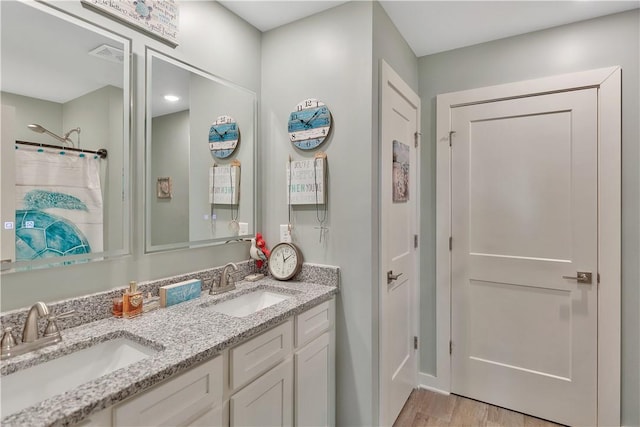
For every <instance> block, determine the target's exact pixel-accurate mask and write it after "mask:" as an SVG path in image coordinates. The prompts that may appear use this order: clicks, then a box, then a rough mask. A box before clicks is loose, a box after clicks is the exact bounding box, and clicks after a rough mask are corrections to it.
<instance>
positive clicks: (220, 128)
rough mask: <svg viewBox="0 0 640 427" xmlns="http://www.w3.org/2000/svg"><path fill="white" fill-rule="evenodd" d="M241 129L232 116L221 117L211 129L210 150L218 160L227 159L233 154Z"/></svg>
mask: <svg viewBox="0 0 640 427" xmlns="http://www.w3.org/2000/svg"><path fill="white" fill-rule="evenodd" d="M239 138H240V129H239V128H238V124H237V123H236V121H235V119H234V118H233V117H231V116H220V117H218V118H217V119H216V121H215V122H213V124H212V125H211V127H210V128H209V150H211V154H212V155H213V156H214V157H217V158H218V159H226V158H227V157H229V156H230V155H231V154H233V152H234V150H235V149H236V146H237V145H238V139H239Z"/></svg>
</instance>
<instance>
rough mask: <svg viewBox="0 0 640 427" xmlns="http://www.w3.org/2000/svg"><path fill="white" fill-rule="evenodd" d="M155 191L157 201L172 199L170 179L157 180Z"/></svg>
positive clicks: (167, 177)
mask: <svg viewBox="0 0 640 427" xmlns="http://www.w3.org/2000/svg"><path fill="white" fill-rule="evenodd" d="M156 191H157V196H158V199H170V198H171V197H173V192H172V188H171V177H170V176H163V177H160V178H158V179H157V181H156Z"/></svg>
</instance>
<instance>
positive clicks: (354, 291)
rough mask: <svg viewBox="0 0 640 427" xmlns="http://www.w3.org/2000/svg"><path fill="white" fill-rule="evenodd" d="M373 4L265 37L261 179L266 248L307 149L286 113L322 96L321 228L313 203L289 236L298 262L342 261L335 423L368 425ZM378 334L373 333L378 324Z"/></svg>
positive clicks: (297, 214) (297, 213)
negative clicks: (292, 171) (324, 192)
mask: <svg viewBox="0 0 640 427" xmlns="http://www.w3.org/2000/svg"><path fill="white" fill-rule="evenodd" d="M371 36H372V4H371V3H369V2H352V3H347V4H344V5H342V6H338V7H336V8H333V9H330V10H328V11H325V12H322V13H320V14H317V15H314V16H312V17H309V18H306V19H303V20H300V21H297V22H294V23H292V24H290V25H286V26H283V27H279V28H277V29H274V30H272V31H269V32H266V33H264V35H263V41H262V49H263V50H262V98H261V99H262V106H261V116H260V118H261V121H262V125H261V135H262V142H261V147H260V150H261V156H260V158H261V168H262V171H261V175H260V176H261V178H262V179H261V181H262V190H261V192H262V206H263V214H262V218H263V229H262V231H263V234H264V236H265V240H266V242H267V244H268V246H269V247H273V245H275V244H276V243H277V242H278V241H279V233H278V230H279V225H280V224H286V223H287V221H288V219H287V218H288V214H287V202H286V199H287V193H286V174H285V170H286V169H285V168H286V162H287V158H288V156H289V155H291V157H292V158H293V159H303V158H309V157H312V156H313V154H314V153H315V151H314V152H312V153H306V152H301V151H299V150H296V149H294V147H293V145H292V144H291V142H289V138H288V134H287V121H288V118H289V113H290V112H291V111H293V109H294V107H295V106H296V104H297V103H298V102H300V101H302V100H303V99H305V98H317V99H320V100H321V101H323V102H324V103H325V104H326V105H327V106H328V107H329V108H330V109H331V113H332V116H333V129H332V131H331V134H330V136H329V137H328V138H327V140H326V141H325V142H324V143H323V145H322V146H321V147H320V149H321V150H323V151H325V152H326V153H327V156H328V161H327V165H328V187H327V188H328V205H327V206H328V221H327V225H328V227H329V229H330V230H329V232H328V234H327V235H326V237H327V238H326V240H324V241H323V243H322V244H320V243H319V242H318V240H319V239H318V230H315V229H314V227H316V226H317V225H318V224H317V220H316V212H315V207H310V208H301V207H295V208H294V209H293V222H294V231H293V240H294V242H295V243H296V244H297V245H298V246H299V247H300V249H301V251H302V253H303V255H304V259H305V260H306V261H310V262H315V263H323V264H333V265H338V266H340V267H341V293H340V295H339V298H338V304H337V310H336V321H337V329H336V330H337V339H336V349H337V357H336V371H337V374H336V389H337V390H336V392H337V399H336V405H337V408H336V423H337V425H343V426H356V425H374V423H375V421H374V420H373V419H372V412H373V405H374V403H373V402H374V394H375V392H374V390H373V385H374V384H373V381H374V376H375V375H377V373H376V372H375V371H374V369H375V368H374V366H373V363H372V352H373V347H372V346H373V343H372V337H373V334H374V329H373V327H372V318H373V317H374V313H373V303H372V295H373V291H374V287H373V285H372V284H373V283H374V277H375V273H374V272H375V269H376V265H375V263H373V262H372V255H371V254H372V250H373V249H372V245H373V243H374V241H373V239H372V236H371V231H372V229H373V224H374V215H373V213H372V209H371V208H372V183H371V176H372V165H373V156H374V146H373V145H372V143H371V141H372V139H371V138H372V116H371V105H372V104H371V103H372V90H371V88H372V76H371V64H372V42H371ZM376 333H377V332H376Z"/></svg>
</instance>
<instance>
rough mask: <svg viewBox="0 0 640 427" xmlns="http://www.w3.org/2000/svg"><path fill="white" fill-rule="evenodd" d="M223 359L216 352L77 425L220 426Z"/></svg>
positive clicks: (221, 421)
mask: <svg viewBox="0 0 640 427" xmlns="http://www.w3.org/2000/svg"><path fill="white" fill-rule="evenodd" d="M223 359H224V358H223V357H222V356H218V357H216V358H214V359H212V360H210V361H208V362H205V363H202V364H201V365H199V366H196V367H195V368H192V369H190V370H189V371H187V372H185V373H183V374H180V375H178V376H177V377H176V378H172V379H169V380H167V381H163V382H161V383H160V384H158V385H156V386H155V387H153V388H151V389H150V390H149V391H145V392H144V393H141V394H139V395H136V396H134V397H132V398H131V399H128V400H125V401H124V402H121V403H118V404H116V405H114V406H113V407H110V408H107V409H105V410H103V411H100V412H98V413H95V414H93V415H91V416H90V417H89V418H88V419H86V420H84V421H82V422H80V423H79V424H77V427H80V426H81V427H90V426H96V427H97V426H100V427H105V426H113V427H120V426H207V427H222V426H223V425H224V418H223V405H222V403H223V401H222V397H223V391H224V381H223Z"/></svg>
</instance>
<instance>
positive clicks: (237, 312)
mask: <svg viewBox="0 0 640 427" xmlns="http://www.w3.org/2000/svg"><path fill="white" fill-rule="evenodd" d="M289 298H291V295H287V294H279V293H277V292H273V291H268V290H264V289H258V290H256V291H253V292H250V293H248V294H243V295H240V296H237V297H235V298H232V299H230V300H227V301H223V302H221V303H218V304H214V305H211V306H209V307H210V309H211V310H213V311H217V312H218V313H223V314H226V315H228V316H234V317H246V316H248V315H250V314H253V313H257V312H258V311H260V310H264V309H265V308H267V307H271V306H272V305H274V304H277V303H279V302H282V301H284V300H286V299H289Z"/></svg>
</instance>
